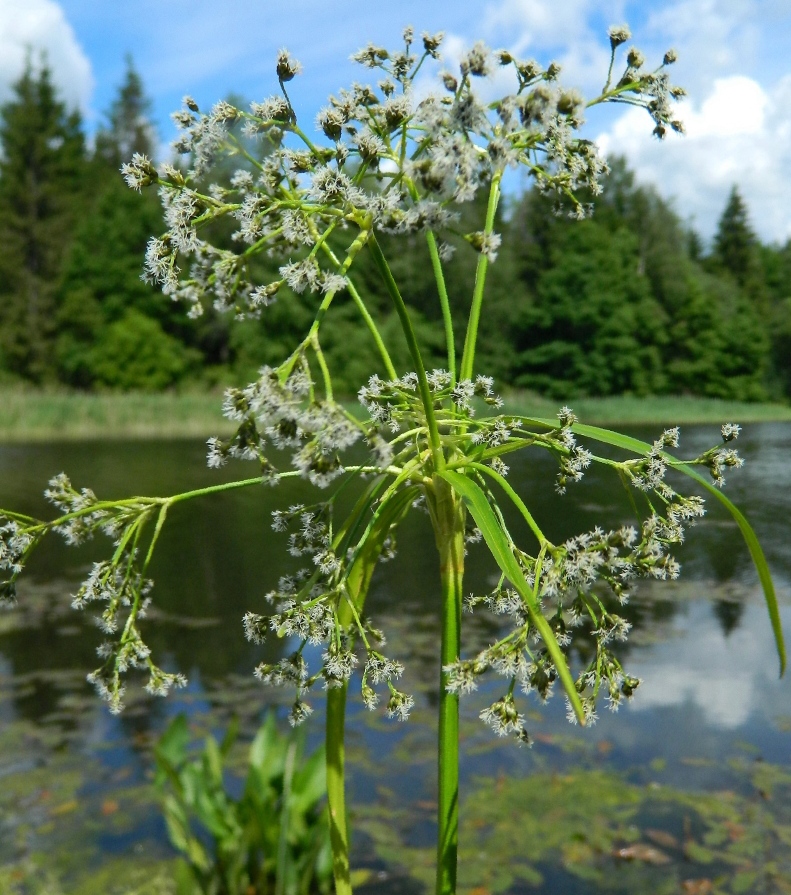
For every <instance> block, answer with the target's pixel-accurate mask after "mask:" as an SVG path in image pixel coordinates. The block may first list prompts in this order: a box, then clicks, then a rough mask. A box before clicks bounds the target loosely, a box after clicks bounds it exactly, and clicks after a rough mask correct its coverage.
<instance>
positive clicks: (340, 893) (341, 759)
mask: <svg viewBox="0 0 791 895" xmlns="http://www.w3.org/2000/svg"><path fill="white" fill-rule="evenodd" d="M347 686H348V685H347V684H344V685H343V686H342V687H332V688H331V689H329V690H327V719H326V756H327V758H326V760H327V811H328V813H329V819H330V843H331V845H332V873H333V876H334V877H335V895H352V884H351V876H350V871H349V833H348V830H347V828H346V794H345V792H344V763H345V754H344V744H343V733H344V723H345V717H346V689H347Z"/></svg>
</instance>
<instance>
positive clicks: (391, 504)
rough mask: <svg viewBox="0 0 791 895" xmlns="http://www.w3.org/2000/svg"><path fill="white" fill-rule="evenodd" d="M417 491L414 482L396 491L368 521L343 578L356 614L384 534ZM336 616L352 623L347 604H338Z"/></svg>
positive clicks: (379, 551) (369, 579)
mask: <svg viewBox="0 0 791 895" xmlns="http://www.w3.org/2000/svg"><path fill="white" fill-rule="evenodd" d="M419 493H420V489H419V488H418V487H417V485H413V486H409V487H406V488H403V489H402V490H401V491H396V492H395V494H393V495H392V496H391V497H390V498H389V499H388V500H387V501H386V503H384V504H382V505H381V506H380V507H379V508H378V510H377V512H376V516H375V517H374V518H373V519H372V520H371V522H370V523H369V528H368V530H367V532H366V533H365V534H364V535H363V537H364V543H363V545H362V548H361V549H360V550H359V552H358V553H357V556H356V557H355V559H354V562H353V563H352V565H351V568H350V569H349V573H348V576H347V580H346V587H347V589H348V591H349V595H350V596H351V598H352V599H353V600H354V605H355V608H356V609H357V612H358V613H359V612H362V607H363V604H364V603H365V598H366V596H367V594H368V587H369V585H370V583H371V578H372V577H373V573H374V569H375V568H376V564H377V563H378V562H379V556H380V554H381V552H382V546H383V545H384V542H385V541H386V540H387V536H388V535H389V534H390V531H391V529H392V528H394V527H395V526H396V525H398V523H399V522H400V521H401V520H402V519H403V517H404V516H405V515H406V514H407V513H408V512H409V508H410V507H411V506H412V503H413V501H414V500H415V498H416V497H417V496H418V494H419ZM338 618H339V620H340V623H341V624H342V625H344V626H345V625H349V624H350V623H351V621H352V612H351V609H350V607H349V606H348V604H347V603H345V602H343V603H341V605H340V607H339V609H338Z"/></svg>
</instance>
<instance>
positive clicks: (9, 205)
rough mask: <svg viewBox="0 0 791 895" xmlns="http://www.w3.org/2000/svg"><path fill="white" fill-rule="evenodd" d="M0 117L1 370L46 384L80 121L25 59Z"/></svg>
mask: <svg viewBox="0 0 791 895" xmlns="http://www.w3.org/2000/svg"><path fill="white" fill-rule="evenodd" d="M13 89H14V93H13V98H12V99H11V100H10V101H9V102H8V103H6V104H5V105H4V106H3V107H2V109H0V148H1V149H2V157H1V158H0V367H3V368H5V370H6V371H8V372H10V373H11V374H13V375H16V376H20V377H23V378H26V379H30V380H33V381H34V382H43V381H46V380H47V379H50V378H52V376H53V375H54V367H53V363H52V351H51V347H52V344H53V340H54V337H55V294H56V289H57V283H58V280H59V277H60V273H61V265H62V261H63V258H64V254H65V251H66V249H67V247H68V242H69V234H70V233H71V232H72V225H73V222H74V220H75V218H76V216H77V212H78V209H79V206H80V203H81V197H82V195H83V190H84V185H85V175H86V156H85V142H84V138H83V133H82V127H81V121H80V115H79V113H78V112H77V111H76V110H72V111H70V110H69V109H68V108H67V107H66V105H65V104H64V103H63V101H62V100H61V99H60V98H59V96H58V93H57V90H56V88H55V85H54V84H53V82H52V76H51V71H50V69H49V67H48V65H47V63H46V60H44V59H43V60H42V61H41V63H40V65H39V66H36V67H34V65H33V63H32V61H31V60H30V58H28V60H27V63H26V65H25V69H24V71H23V73H22V75H21V77H20V78H19V80H18V81H17V82H16V84H15V85H14V88H13Z"/></svg>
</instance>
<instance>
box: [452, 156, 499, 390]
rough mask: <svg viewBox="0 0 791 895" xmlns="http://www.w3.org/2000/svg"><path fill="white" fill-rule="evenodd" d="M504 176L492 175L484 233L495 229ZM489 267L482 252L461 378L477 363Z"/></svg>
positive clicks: (468, 373) (468, 323)
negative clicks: (479, 325) (495, 217)
mask: <svg viewBox="0 0 791 895" xmlns="http://www.w3.org/2000/svg"><path fill="white" fill-rule="evenodd" d="M502 176H503V175H502V172H501V171H497V172H496V173H495V174H494V176H493V177H492V185H491V187H490V189H489V204H488V206H487V207H486V224H485V226H484V233H485V234H486V235H487V236H488V235H489V234H490V233H491V232H492V230H493V229H494V216H495V214H496V213H497V204H498V202H499V201H500V180H501V179H502ZM488 267H489V259H488V258H487V257H486V255H484V254H481V255H480V257H479V258H478V266H477V267H476V269H475V288H474V290H473V293H472V306H471V307H470V319H469V321H468V322H467V335H466V336H465V337H464V353H463V354H462V356H461V369H460V370H459V379H472V371H473V366H474V363H475V343H476V342H477V341H478V321H479V320H480V318H481V305H482V304H483V287H484V285H485V283H486V271H487V270H488Z"/></svg>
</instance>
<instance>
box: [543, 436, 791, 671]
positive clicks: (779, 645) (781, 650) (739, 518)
mask: <svg viewBox="0 0 791 895" xmlns="http://www.w3.org/2000/svg"><path fill="white" fill-rule="evenodd" d="M536 422H539V423H543V424H544V425H548V424H549V420H536ZM572 428H573V430H574V432H576V433H577V434H578V435H582V436H583V437H586V438H593V439H595V440H596V441H601V442H603V443H604V444H611V445H613V446H614V447H620V448H624V450H627V451H632V452H633V453H636V454H645V453H647V452H648V451H650V450H651V445H650V444H647V443H646V442H645V441H640V440H639V439H637V438H632V437H631V436H629V435H621V434H620V433H618V432H613V431H612V430H610V429H601V428H599V427H598V426H585V425H582V424H580V423H575V425H574V426H573V427H572ZM665 456H667V458H668V460H671V461H672V468H673V469H677V470H678V471H679V472H683V473H684V475H686V476H689V478H691V479H694V480H695V481H696V482H698V483H699V484H700V485H702V486H703V487H704V488H705V489H706V490H707V491H708V492H709V493H710V494H713V495H714V496H715V497H716V498H717V500H718V501H719V502H720V503H721V504H722V505H723V506H724V507H726V509H727V510H728V512H729V513H730V514H731V516H733V518H734V521H735V522H736V524H737V525H738V526H739V530H740V531H741V533H742V537H743V538H744V541H745V543H746V544H747V549H748V550H749V551H750V556H751V557H752V560H753V564H754V565H755V568H756V571H757V572H758V578H759V580H760V582H761V588H762V589H763V592H764V600H765V601H766V608H767V610H768V612H769V620H770V622H771V624H772V632H773V633H774V638H775V647H776V649H777V655H778V658H779V659H780V677H782V676H783V675H784V674H785V670H786V649H785V641H784V639H783V628H782V626H781V624H780V610H779V608H778V606H777V596H776V594H775V588H774V583H773V581H772V573H771V572H770V571H769V566H768V564H767V562H766V557H765V556H764V551H763V549H762V547H761V544H760V542H759V541H758V537H757V535H756V534H755V531H753V527H752V526H751V525H750V523H749V522H748V521H747V519H746V518H745V516H744V514H743V513H742V512H741V510H739V508H738V507H737V506H736V505H735V504H734V503H733V502H732V501H730V500H729V499H728V498H727V497H726V496H725V495H724V494H723V493H722V491H720V490H719V488H716V487H715V486H714V485H712V483H711V482H709V481H707V480H706V479H705V478H704V477H703V476H702V475H701V474H700V473H699V472H697V471H696V470H694V469H692V467H691V466H687V465H686V464H685V463H678V462H677V461H676V460H675V458H674V457H672V456H671V455H669V454H666V455H665Z"/></svg>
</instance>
